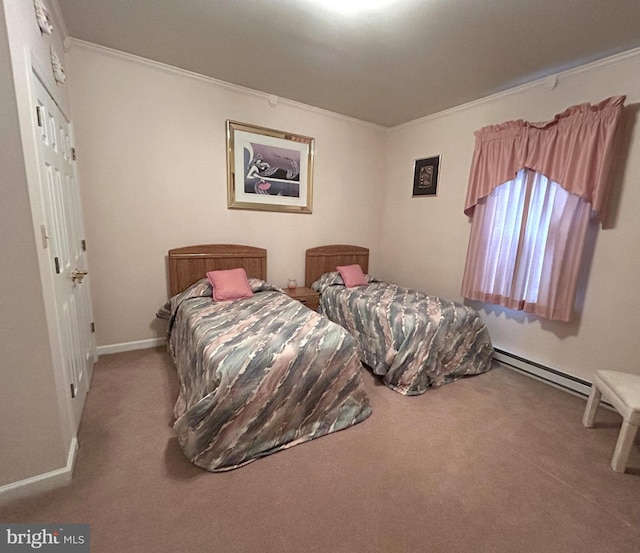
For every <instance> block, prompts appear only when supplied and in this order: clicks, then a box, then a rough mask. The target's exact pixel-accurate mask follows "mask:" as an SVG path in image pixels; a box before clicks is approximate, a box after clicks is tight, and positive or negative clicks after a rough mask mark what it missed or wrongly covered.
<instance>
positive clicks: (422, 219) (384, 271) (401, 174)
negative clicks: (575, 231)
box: [377, 51, 640, 380]
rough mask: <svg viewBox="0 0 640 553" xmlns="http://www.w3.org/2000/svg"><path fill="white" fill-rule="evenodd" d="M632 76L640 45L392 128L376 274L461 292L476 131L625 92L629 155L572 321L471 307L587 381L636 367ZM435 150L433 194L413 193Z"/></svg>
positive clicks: (638, 98)
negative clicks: (418, 168)
mask: <svg viewBox="0 0 640 553" xmlns="http://www.w3.org/2000/svg"><path fill="white" fill-rule="evenodd" d="M638 75H640V51H634V52H629V53H627V54H626V55H623V56H617V57H615V58H610V59H609V60H606V61H605V62H600V63H598V64H593V65H590V66H585V67H583V68H581V69H579V70H574V71H571V72H566V73H563V74H561V75H560V76H559V79H558V82H557V86H556V87H555V88H553V89H552V85H553V83H552V81H551V80H543V81H540V82H537V83H533V84H531V85H528V86H525V87H520V88H518V89H514V90H512V91H510V92H508V93H505V94H501V95H498V96H495V97H491V98H487V99H485V100H482V101H479V102H475V103H472V104H469V105H466V106H461V107H459V108H456V109H453V110H450V111H447V112H444V113H442V114H439V115H436V116H433V117H429V118H425V119H421V120H418V121H414V122H412V123H410V124H407V125H403V126H400V127H397V128H395V129H393V131H392V132H391V134H390V137H389V143H388V153H387V168H388V169H387V180H386V182H385V186H384V187H383V192H384V211H383V217H382V229H381V243H380V251H379V258H378V259H377V267H380V268H381V275H380V276H382V277H384V278H387V279H391V280H393V281H396V282H399V283H403V284H405V285H407V286H411V287H415V288H418V289H422V290H425V291H428V292H430V293H434V294H438V295H443V296H447V297H449V298H452V299H456V300H459V301H462V298H461V296H460V287H461V282H462V273H463V270H464V261H465V256H466V251H467V241H468V237H469V230H470V222H469V220H468V219H467V217H466V216H465V215H464V214H463V211H462V210H463V206H464V200H465V195H466V189H467V182H468V177H469V168H470V165H471V157H472V153H473V147H474V134H473V133H474V131H476V130H478V129H480V128H482V127H483V126H485V125H490V124H497V123H502V122H504V121H508V120H512V119H525V120H529V121H546V120H550V119H552V118H553V116H554V115H555V114H556V113H559V112H561V111H563V110H564V109H566V108H567V107H569V106H572V105H575V104H579V103H582V102H592V103H594V102H599V101H600V100H603V99H605V98H607V97H609V96H614V95H619V94H626V95H627V102H626V105H627V107H626V111H625V117H626V122H625V128H624V130H623V135H624V137H625V142H626V145H625V147H626V152H625V153H624V155H621V156H620V157H619V160H618V170H617V172H616V175H615V178H614V194H613V197H614V205H613V206H612V208H613V209H612V210H611V217H610V223H609V226H610V227H611V228H608V229H606V230H599V231H598V233H597V236H596V241H595V246H594V250H593V258H592V260H591V262H590V263H588V264H587V267H586V268H585V269H586V270H585V276H586V278H585V284H584V286H583V288H582V290H581V291H579V296H580V300H579V305H578V311H579V312H578V316H577V318H576V320H575V321H573V322H571V323H568V324H567V323H557V322H549V321H545V320H543V319H539V318H536V317H534V316H529V315H524V314H522V313H517V312H513V311H509V310H506V309H502V308H498V307H491V306H484V308H482V307H483V306H481V305H478V304H474V305H475V306H476V307H479V308H481V309H480V312H481V314H482V316H483V318H484V319H485V321H486V323H487V325H488V327H489V330H490V333H491V336H492V339H493V341H494V344H495V346H496V347H497V348H500V349H504V350H506V351H509V352H511V353H515V354H517V355H519V356H522V357H525V358H528V359H531V360H534V361H536V362H538V363H542V364H544V365H547V366H550V367H552V368H556V369H559V370H562V371H564V372H567V373H569V374H572V375H574V376H577V377H580V378H584V379H586V380H591V378H592V375H593V373H594V371H596V370H597V369H599V368H608V369H617V370H623V371H628V372H633V373H636V374H640V364H639V363H638V359H640V340H638V329H639V328H640V295H639V294H638V284H639V282H640V281H639V276H640V217H638V208H639V207H640V187H639V186H638V181H639V180H640V127H639V126H638V124H637V121H636V119H637V114H638V111H639V102H640V79H638ZM436 154H440V155H441V156H442V165H441V174H440V179H439V184H438V195H437V197H418V198H412V197H411V190H412V179H413V162H414V160H415V159H420V158H424V157H429V156H431V155H436ZM408 251H410V252H411V255H407V252H408ZM587 273H588V274H587Z"/></svg>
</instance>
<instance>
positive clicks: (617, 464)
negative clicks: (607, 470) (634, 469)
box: [611, 420, 638, 472]
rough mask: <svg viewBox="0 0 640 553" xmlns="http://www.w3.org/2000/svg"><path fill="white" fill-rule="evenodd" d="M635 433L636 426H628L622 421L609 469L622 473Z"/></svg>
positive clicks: (628, 424)
mask: <svg viewBox="0 0 640 553" xmlns="http://www.w3.org/2000/svg"><path fill="white" fill-rule="evenodd" d="M637 431H638V427H637V426H634V425H633V424H630V423H629V422H627V421H626V420H625V421H622V428H620V434H619V435H618V441H617V442H616V449H615V451H614V452H613V459H612V460H611V468H612V469H613V470H615V471H616V472H624V470H625V468H626V467H627V461H628V460H629V453H630V452H631V446H632V445H633V441H634V440H635V437H636V432H637Z"/></svg>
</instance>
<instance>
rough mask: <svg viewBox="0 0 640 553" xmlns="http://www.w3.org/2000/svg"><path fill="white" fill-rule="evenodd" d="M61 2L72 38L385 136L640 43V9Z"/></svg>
mask: <svg viewBox="0 0 640 553" xmlns="http://www.w3.org/2000/svg"><path fill="white" fill-rule="evenodd" d="M349 1H350V0H341V2H340V3H339V6H341V7H343V8H344V7H345V6H347V4H348V2H349ZM58 3H59V5H60V8H61V11H62V15H63V18H64V21H65V23H66V26H67V30H68V32H69V35H70V36H71V37H73V38H77V39H81V40H84V41H88V42H92V43H95V44H99V45H102V46H106V47H109V48H113V49H116V50H120V51H123V52H127V53H130V54H134V55H137V56H142V57H144V58H148V59H151V60H154V61H158V62H161V63H165V64H169V65H172V66H175V67H179V68H182V69H186V70H189V71H192V72H195V73H199V74H202V75H206V76H209V77H213V78H215V79H218V80H222V81H226V82H229V83H233V84H237V85H240V86H243V87H247V88H251V89H255V90H258V91H261V92H265V93H266V94H268V95H273V96H277V97H280V98H287V99H289V100H294V101H297V102H301V103H304V104H308V105H311V106H315V107H318V108H322V109H326V110H330V111H333V112H336V113H340V114H343V115H347V116H350V117H354V118H357V119H361V120H364V121H368V122H371V123H376V124H379V125H382V126H385V127H392V126H395V125H399V124H402V123H405V122H408V121H412V120H414V119H418V118H420V117H423V116H427V115H430V114H433V113H437V112H440V111H443V110H445V109H448V108H451V107H454V106H457V105H460V104H464V103H467V102H470V101H473V100H476V99H479V98H483V97H485V96H489V95H491V94H495V93H498V92H501V91H504V90H507V89H509V88H512V87H514V86H517V85H521V84H524V83H527V82H530V81H532V80H536V79H539V78H542V77H546V76H549V75H553V74H556V73H558V72H561V71H563V70H567V69H570V68H573V67H576V66H579V65H583V64H585V63H588V62H592V61H596V60H598V59H601V58H604V57H608V56H610V55H613V54H617V53H620V52H623V51H626V50H631V49H634V48H638V47H640V0H608V1H604V0H387V3H388V6H387V7H386V8H384V9H383V8H378V9H375V8H373V7H371V6H372V5H373V4H374V1H373V0H369V5H370V8H369V9H368V10H366V11H364V12H362V13H359V14H354V13H345V12H341V11H337V9H332V8H328V7H326V6H324V7H323V6H322V5H321V4H320V0H58ZM378 3H379V2H378ZM334 4H335V2H334ZM620 93H624V91H620Z"/></svg>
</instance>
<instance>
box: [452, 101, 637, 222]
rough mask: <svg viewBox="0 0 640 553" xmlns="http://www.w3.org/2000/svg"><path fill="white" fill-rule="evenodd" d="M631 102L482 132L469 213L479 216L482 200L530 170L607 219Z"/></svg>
mask: <svg viewBox="0 0 640 553" xmlns="http://www.w3.org/2000/svg"><path fill="white" fill-rule="evenodd" d="M625 99H626V96H613V97H611V98H607V99H606V100H603V101H602V102H600V103H598V104H595V105H591V104H588V103H585V104H580V105H577V106H572V107H570V108H568V109H566V110H565V111H563V112H562V113H560V114H558V115H556V116H555V117H554V118H553V120H552V121H547V122H544V123H530V122H528V121H523V120H517V121H508V122H506V123H502V124H499V125H490V126H488V127H484V128H482V129H480V130H479V131H477V132H476V133H475V135H476V145H475V150H474V152H473V160H472V163H471V171H470V176H469V188H468V189H467V199H466V202H465V208H464V212H465V214H466V215H469V216H471V215H473V210H474V207H475V206H476V204H477V203H478V201H479V200H480V199H481V198H484V197H485V196H488V195H489V194H491V192H492V191H493V190H494V189H495V188H496V187H497V186H500V185H501V184H503V183H505V182H507V181H510V180H513V179H514V178H515V175H516V173H517V172H518V171H519V170H520V169H523V168H528V169H532V170H533V171H536V172H539V173H542V174H543V175H545V176H546V177H547V178H548V179H549V180H551V181H553V182H557V183H558V184H560V185H561V186H562V187H563V188H564V189H565V190H567V192H570V193H571V194H575V195H577V196H580V197H582V198H584V199H585V200H586V201H588V202H589V203H590V204H591V207H592V210H593V211H595V212H596V213H597V214H598V218H599V219H601V218H602V217H603V215H604V213H603V211H604V208H605V207H606V199H607V192H608V180H609V173H610V167H611V163H612V157H613V153H614V145H615V134H616V128H617V126H618V122H619V120H620V117H621V115H622V108H623V107H624V101H625Z"/></svg>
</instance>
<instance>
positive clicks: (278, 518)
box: [0, 348, 640, 553]
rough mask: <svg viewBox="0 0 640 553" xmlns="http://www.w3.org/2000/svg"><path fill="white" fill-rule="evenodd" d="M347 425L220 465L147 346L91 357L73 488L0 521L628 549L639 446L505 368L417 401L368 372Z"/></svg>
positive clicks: (442, 548) (180, 548)
mask: <svg viewBox="0 0 640 553" xmlns="http://www.w3.org/2000/svg"><path fill="white" fill-rule="evenodd" d="M366 382H367V386H368V389H369V392H370V395H371V401H372V405H373V415H372V416H371V417H370V418H369V419H367V420H366V421H364V422H363V423H361V424H359V425H357V426H355V427H353V428H350V429H347V430H344V431H342V432H339V433H337V434H331V435H329V436H326V437H323V438H320V439H318V440H315V441H313V442H310V443H306V444H302V445H299V446H297V447H294V448H292V449H290V450H287V451H284V452H280V453H277V454H275V455H271V456H270V457H267V458H265V459H261V460H259V461H256V462H254V463H251V464H249V465H247V466H246V467H243V468H241V469H238V470H235V471H231V472H227V473H218V474H213V473H208V472H205V471H203V470H201V469H199V468H197V467H195V466H193V465H191V464H190V463H189V462H188V461H187V460H186V459H185V458H184V457H183V455H182V453H181V451H180V449H179V447H178V445H177V442H176V440H175V438H174V436H173V433H172V429H171V408H172V403H173V401H174V399H175V397H176V393H177V391H176V390H177V383H176V379H175V372H174V369H173V366H172V363H171V361H170V359H169V357H168V355H167V354H166V352H165V350H164V348H156V349H148V350H141V351H134V352H128V353H121V354H115V355H108V356H103V357H101V358H100V361H99V362H98V364H97V365H96V369H95V373H94V377H93V383H92V387H91V391H90V393H89V396H88V398H87V403H86V408H85V413H84V417H83V422H82V425H81V428H80V433H79V442H80V450H79V453H78V459H77V463H76V470H75V475H74V480H73V483H72V484H71V485H69V486H67V487H66V488H62V489H59V490H57V491H55V492H51V493H47V494H43V495H41V496H39V497H34V498H30V499H24V500H20V501H16V502H13V503H11V504H6V505H5V506H3V507H0V521H2V522H89V523H90V524H91V545H92V547H91V551H92V552H93V553H124V552H126V553H133V552H138V551H139V552H143V551H144V552H189V553H196V552H213V553H245V552H247V553H248V552H251V553H254V552H255V553H258V552H259V553H271V552H273V553H284V552H295V553H306V552H322V553H376V552H385V553H387V552H388V553H395V552H404V553H414V552H430V553H438V552H455V553H459V552H474V553H477V552H491V553H501V552H504V553H517V552H522V553H537V552H540V553H554V552H558V553H567V552H574V551H575V552H581V553H589V552H593V553H617V552H625V553H626V552H629V553H631V552H633V553H638V552H639V551H640V451H639V449H638V447H637V446H638V443H636V447H634V450H633V451H632V455H631V460H630V468H629V469H628V471H627V473H626V474H617V473H614V472H613V471H612V470H611V469H610V467H609V462H610V460H611V455H612V452H613V447H614V443H615V440H616V437H617V434H618V428H619V423H620V417H619V416H618V415H617V414H616V413H613V412H611V411H608V410H605V409H601V410H600V411H599V414H598V418H597V426H596V428H594V429H592V430H587V429H585V428H583V427H582V423H581V418H582V412H583V409H584V406H585V400H584V399H581V398H577V397H574V396H572V395H569V394H567V393H565V392H562V391H559V390H557V389H555V388H552V387H550V386H548V385H546V384H543V383H540V382H538V381H536V380H533V379H531V378H528V377H526V376H524V375H522V374H519V373H517V372H514V371H511V370H509V369H505V368H495V369H494V370H492V371H490V372H489V373H487V374H484V375H480V376H476V377H472V378H469V379H465V380H462V381H459V382H455V383H453V384H449V385H447V386H444V387H442V388H439V389H431V390H429V391H427V393H426V394H424V395H422V396H416V397H404V396H401V395H399V394H397V393H395V392H393V391H391V390H389V389H387V388H385V387H384V386H380V385H378V384H377V383H376V381H375V380H374V379H373V377H371V376H370V375H369V374H368V373H367V374H366Z"/></svg>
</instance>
